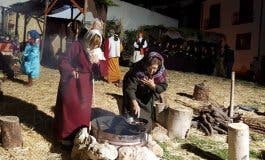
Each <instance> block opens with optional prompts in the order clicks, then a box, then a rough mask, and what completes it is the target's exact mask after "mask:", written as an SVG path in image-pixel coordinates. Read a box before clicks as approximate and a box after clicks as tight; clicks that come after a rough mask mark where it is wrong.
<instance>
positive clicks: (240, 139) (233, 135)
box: [227, 123, 249, 160]
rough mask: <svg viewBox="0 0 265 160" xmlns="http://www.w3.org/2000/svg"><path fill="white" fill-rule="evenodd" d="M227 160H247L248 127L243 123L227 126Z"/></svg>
mask: <svg viewBox="0 0 265 160" xmlns="http://www.w3.org/2000/svg"><path fill="white" fill-rule="evenodd" d="M227 138H228V159H229V160H249V127H248V125H246V124H244V123H230V124H229V125H228V137H227Z"/></svg>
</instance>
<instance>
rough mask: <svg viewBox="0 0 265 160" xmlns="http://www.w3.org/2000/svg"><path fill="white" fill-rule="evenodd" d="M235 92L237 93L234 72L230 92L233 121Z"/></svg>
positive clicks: (230, 112) (230, 110) (231, 117)
mask: <svg viewBox="0 0 265 160" xmlns="http://www.w3.org/2000/svg"><path fill="white" fill-rule="evenodd" d="M234 91H235V72H232V76H231V92H230V106H229V107H230V108H229V117H230V119H231V120H232V119H233V115H234Z"/></svg>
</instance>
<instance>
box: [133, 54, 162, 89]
mask: <svg viewBox="0 0 265 160" xmlns="http://www.w3.org/2000/svg"><path fill="white" fill-rule="evenodd" d="M153 58H158V59H159V60H161V65H160V66H159V68H158V71H157V72H156V73H155V74H153V75H152V78H154V81H155V83H156V84H157V83H162V82H165V81H166V69H165V66H164V58H163V57H162V56H161V55H160V54H159V53H157V52H150V53H148V54H146V55H145V56H144V58H143V59H142V60H141V61H139V62H137V63H136V64H135V66H134V67H133V73H134V74H135V76H136V77H137V78H139V79H142V78H144V77H148V75H147V74H146V64H149V62H150V61H151V60H152V59H153Z"/></svg>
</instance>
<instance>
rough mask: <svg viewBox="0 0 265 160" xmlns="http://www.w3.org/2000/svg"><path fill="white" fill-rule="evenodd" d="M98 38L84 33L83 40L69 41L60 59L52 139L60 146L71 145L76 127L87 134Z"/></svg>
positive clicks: (96, 61) (95, 35)
mask: <svg viewBox="0 0 265 160" xmlns="http://www.w3.org/2000/svg"><path fill="white" fill-rule="evenodd" d="M91 36H92V37H91ZM100 41H101V40H100V36H98V35H97V34H93V35H91V33H86V34H85V35H84V36H83V39H80V40H77V41H74V42H73V43H72V45H71V46H70V48H69V50H68V52H67V54H66V55H65V56H63V57H62V60H61V61H60V64H59V71H60V82H59V87H58V93H57V100H56V105H55V109H54V112H55V118H54V122H53V129H54V133H55V138H56V139H57V140H59V141H60V142H61V143H62V144H63V145H72V144H73V139H74V137H75V134H76V133H77V132H78V131H79V130H81V133H82V134H83V133H84V135H86V136H88V132H89V130H88V127H89V126H90V117H91V106H92V94H93V82H92V76H93V68H92V65H93V64H96V63H98V56H97V55H96V54H94V53H93V51H94V49H96V48H97V47H98V45H99V44H100Z"/></svg>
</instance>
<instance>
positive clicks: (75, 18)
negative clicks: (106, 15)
mask: <svg viewBox="0 0 265 160" xmlns="http://www.w3.org/2000/svg"><path fill="white" fill-rule="evenodd" d="M81 13H82V12H79V13H78V15H76V16H75V18H74V20H76V19H77V18H78V17H79V16H80V15H81Z"/></svg>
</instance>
